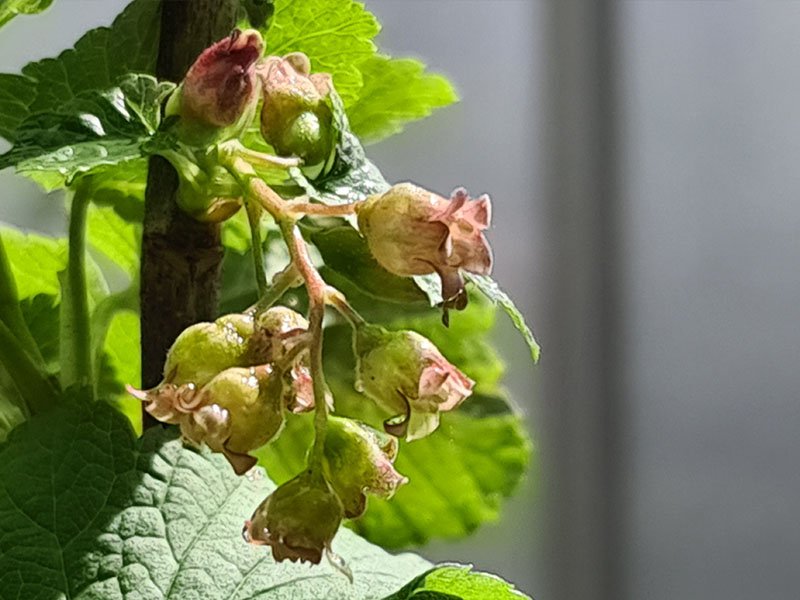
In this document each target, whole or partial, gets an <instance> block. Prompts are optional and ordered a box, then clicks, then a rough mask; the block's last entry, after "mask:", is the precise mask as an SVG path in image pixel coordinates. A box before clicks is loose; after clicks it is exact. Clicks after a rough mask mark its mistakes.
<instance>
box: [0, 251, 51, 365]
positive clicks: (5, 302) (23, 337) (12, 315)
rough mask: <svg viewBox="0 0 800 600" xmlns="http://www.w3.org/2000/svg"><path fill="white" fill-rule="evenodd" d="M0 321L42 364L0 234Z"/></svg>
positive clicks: (33, 357) (30, 354)
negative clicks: (21, 307) (23, 312)
mask: <svg viewBox="0 0 800 600" xmlns="http://www.w3.org/2000/svg"><path fill="white" fill-rule="evenodd" d="M0 321H2V322H3V323H5V325H6V327H8V329H9V330H10V331H11V333H13V334H14V336H16V338H17V340H18V341H19V344H20V346H21V347H22V349H23V350H24V351H25V352H27V353H28V355H29V356H30V357H31V359H32V360H33V361H34V362H35V363H36V364H37V365H38V366H43V365H44V359H43V358H42V353H41V352H40V351H39V346H38V344H37V343H36V340H34V339H33V335H31V331H30V329H28V324H27V323H26V322H25V318H24V317H23V315H22V310H21V309H20V305H19V295H18V293H17V282H16V281H15V280H14V276H13V274H12V273H11V264H10V263H9V262H8V256H7V255H6V249H5V246H4V245H3V238H2V236H0Z"/></svg>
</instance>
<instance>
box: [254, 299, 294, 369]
mask: <svg viewBox="0 0 800 600" xmlns="http://www.w3.org/2000/svg"><path fill="white" fill-rule="evenodd" d="M306 331H308V321H307V320H306V319H305V317H303V315H301V314H300V313H298V312H295V311H293V310H292V309H291V308H287V307H285V306H273V307H271V308H269V309H268V310H266V311H264V312H262V313H260V314H259V315H257V316H256V317H255V322H254V324H253V334H252V336H251V337H250V339H249V341H248V344H247V359H248V360H249V361H251V363H252V364H262V363H266V362H275V361H277V360H280V359H282V358H283V356H284V355H285V354H286V353H287V352H288V351H289V350H291V349H292V347H293V346H294V345H295V343H297V341H299V336H300V335H301V334H303V333H305V332H306Z"/></svg>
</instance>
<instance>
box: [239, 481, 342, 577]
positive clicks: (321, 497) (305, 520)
mask: <svg viewBox="0 0 800 600" xmlns="http://www.w3.org/2000/svg"><path fill="white" fill-rule="evenodd" d="M343 515H344V512H343V509H342V503H341V501H340V500H339V497H338V496H337V495H336V494H335V493H334V491H333V489H332V488H331V486H330V484H328V482H327V481H325V479H324V478H323V477H322V476H321V475H319V474H316V473H314V472H311V471H305V472H303V473H301V474H300V475H298V476H297V477H295V478H294V479H292V480H291V481H287V482H286V483H284V484H283V485H281V486H280V487H278V489H276V490H275V491H274V492H272V494H270V495H269V496H267V499H266V500H264V501H263V502H262V503H261V504H260V505H259V506H258V508H256V510H255V512H254V513H253V516H252V517H251V518H250V520H249V521H247V522H246V523H245V526H244V529H243V531H242V534H243V535H244V538H245V540H246V541H248V542H249V543H251V544H260V545H268V546H271V547H272V556H273V557H274V558H275V560H277V561H283V560H286V559H288V560H291V561H292V562H296V561H298V560H299V561H301V562H305V561H308V562H310V563H314V564H319V562H320V560H321V559H322V553H323V551H325V552H328V553H329V552H330V547H331V540H333V536H334V535H336V532H337V531H338V529H339V525H340V524H341V522H342V517H343Z"/></svg>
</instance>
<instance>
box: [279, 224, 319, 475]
mask: <svg viewBox="0 0 800 600" xmlns="http://www.w3.org/2000/svg"><path fill="white" fill-rule="evenodd" d="M279 226H280V228H281V232H282V233H283V237H284V240H285V241H286V245H287V246H288V248H289V255H290V256H291V258H292V264H293V265H294V266H295V268H296V269H297V270H298V272H299V273H300V275H301V276H302V278H303V281H304V282H305V285H306V290H307V291H308V302H309V309H308V332H309V333H310V334H311V342H310V346H309V363H310V365H309V366H310V370H311V379H312V382H313V389H314V411H315V413H314V448H313V449H312V451H311V461H310V464H309V468H310V469H312V470H314V471H318V470H320V469H321V468H322V460H323V453H324V450H325V435H326V431H327V426H328V404H327V402H326V401H325V394H326V391H327V386H326V384H325V373H324V372H323V369H322V321H323V319H324V317H325V293H326V289H327V285H326V284H325V281H324V280H323V279H322V277H320V274H319V272H318V271H317V269H316V268H315V267H314V265H313V264H312V262H311V257H310V256H309V255H308V247H307V246H306V243H305V240H304V239H303V236H302V235H301V234H300V230H299V229H298V228H297V225H296V224H295V222H294V221H293V220H291V219H288V218H283V219H281V220H280V221H279Z"/></svg>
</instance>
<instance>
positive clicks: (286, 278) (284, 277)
mask: <svg viewBox="0 0 800 600" xmlns="http://www.w3.org/2000/svg"><path fill="white" fill-rule="evenodd" d="M301 281H302V280H301V279H300V275H299V274H298V273H297V270H296V269H295V268H294V265H289V266H288V267H286V268H285V269H284V270H283V271H281V272H280V273H278V274H277V275H275V277H273V279H272V284H271V285H269V287H267V289H266V290H265V291H264V292H263V293H262V294H261V298H259V299H258V302H257V303H256V304H255V305H253V306H251V307H250V308H249V309H248V311H253V312H255V313H256V314H259V313H262V312H264V311H265V310H267V309H268V308H269V307H270V306H272V305H273V304H275V303H276V302H277V301H278V300H280V299H281V296H283V295H284V294H285V293H286V291H287V290H289V289H290V288H293V287H295V286H297V285H298V284H299V283H300V282H301Z"/></svg>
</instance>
